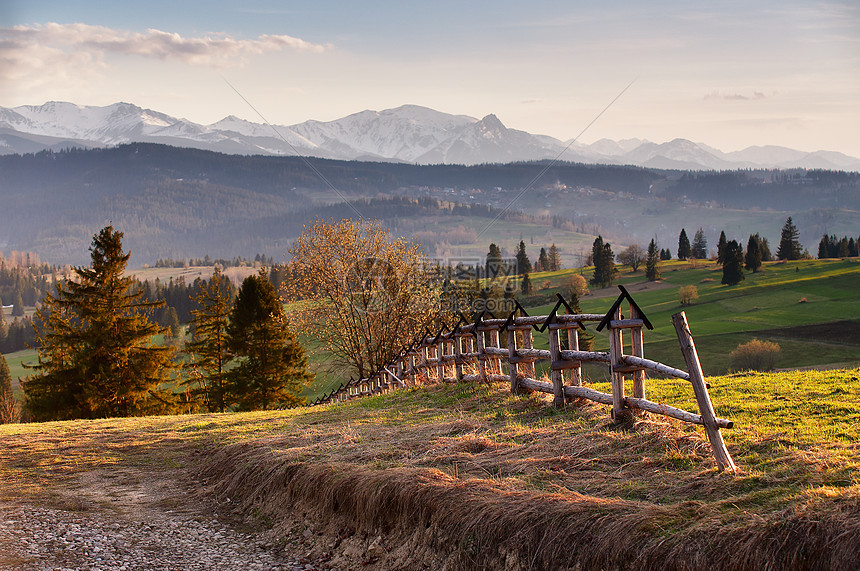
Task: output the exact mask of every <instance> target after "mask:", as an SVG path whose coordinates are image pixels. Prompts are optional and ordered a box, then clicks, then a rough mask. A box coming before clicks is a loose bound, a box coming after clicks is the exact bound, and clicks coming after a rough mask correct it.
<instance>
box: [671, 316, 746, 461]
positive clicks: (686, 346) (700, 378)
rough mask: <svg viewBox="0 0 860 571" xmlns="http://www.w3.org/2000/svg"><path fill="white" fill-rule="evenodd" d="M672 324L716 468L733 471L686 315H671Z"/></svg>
mask: <svg viewBox="0 0 860 571" xmlns="http://www.w3.org/2000/svg"><path fill="white" fill-rule="evenodd" d="M672 324H673V325H674V326H675V332H676V333H677V334H678V341H679V342H680V343H681V352H682V353H683V354H684V361H686V362H687V371H688V372H689V374H690V383H691V384H692V385H693V392H694V393H695V394H696V402H697V403H698V405H699V414H701V415H702V423H703V424H704V425H705V432H706V433H707V434H708V440H710V442H711V448H712V449H713V451H714V458H715V459H716V460H717V468H719V470H720V471H722V470H731V471H732V472H733V473H734V471H735V470H736V468H735V463H734V462H733V461H732V457H731V456H730V455H729V451H728V449H727V448H726V443H725V442H724V441H723V435H722V434H720V428H719V427H718V426H717V421H716V414H714V405H713V404H712V403H711V397H710V395H708V387H707V385H706V384H705V375H704V374H703V373H702V365H701V363H699V354H698V353H697V352H696V344H695V343H694V342H693V334H692V333H690V326H689V325H688V324H687V315H686V314H685V313H684V312H683V311H682V312H681V313H676V314H675V315H673V316H672Z"/></svg>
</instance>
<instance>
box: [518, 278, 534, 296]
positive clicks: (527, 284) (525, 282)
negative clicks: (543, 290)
mask: <svg viewBox="0 0 860 571" xmlns="http://www.w3.org/2000/svg"><path fill="white" fill-rule="evenodd" d="M520 291H521V292H522V294H523V295H529V294H530V293H531V292H532V279H531V278H530V277H529V275H528V274H527V273H526V274H523V279H522V281H521V282H520Z"/></svg>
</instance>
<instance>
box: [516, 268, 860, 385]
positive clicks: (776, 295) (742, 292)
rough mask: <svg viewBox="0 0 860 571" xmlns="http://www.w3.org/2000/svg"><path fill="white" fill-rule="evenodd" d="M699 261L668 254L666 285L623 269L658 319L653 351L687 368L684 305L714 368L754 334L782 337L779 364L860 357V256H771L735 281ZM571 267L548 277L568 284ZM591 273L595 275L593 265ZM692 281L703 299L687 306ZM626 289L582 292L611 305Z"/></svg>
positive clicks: (603, 341) (592, 306) (537, 277)
mask: <svg viewBox="0 0 860 571" xmlns="http://www.w3.org/2000/svg"><path fill="white" fill-rule="evenodd" d="M696 265H697V267H695V268H693V267H691V265H690V264H689V263H687V262H679V261H671V262H668V263H667V262H663V264H662V271H663V279H662V280H661V282H659V284H656V285H657V286H658V287H655V284H649V283H647V282H644V281H643V280H644V275H643V272H642V270H640V271H639V272H637V273H635V274H634V273H630V272H629V271H627V272H623V273H622V274H621V275H620V279H619V280H618V282H617V283H621V284H626V287H627V288H628V291H630V293H631V295H632V296H633V297H634V299H635V300H636V302H637V303H638V304H639V306H640V307H641V308H642V309H643V311H644V312H645V314H646V315H647V317H648V319H649V320H650V321H651V323H652V324H653V325H654V330H653V331H646V332H645V356H646V357H649V358H652V359H655V360H658V361H662V362H665V363H667V364H670V365H672V366H675V367H682V368H683V358H682V356H681V353H680V350H679V346H678V341H677V337H676V335H675V331H674V328H673V326H672V322H671V316H672V314H674V313H677V312H679V311H682V310H683V311H685V312H686V314H687V319H688V321H689V323H690V328H691V331H692V333H693V336H694V338H695V340H696V347H697V349H698V350H699V357H700V359H701V361H702V367H703V369H704V371H705V373H706V374H711V375H715V374H724V373H727V372H729V370H730V363H729V353H731V351H732V350H734V349H735V348H736V347H737V346H738V345H739V344H741V343H745V342H747V341H749V340H751V339H753V338H758V339H763V340H769V341H774V342H777V343H779V344H780V346H781V348H782V351H781V355H780V357H779V359H778V360H777V367H778V368H798V367H827V366H831V367H834V366H851V365H856V364H858V363H860V333H858V329H860V287H858V284H860V260H857V259H850V260H805V261H798V262H790V263H779V262H774V263H767V264H765V266H764V267H763V269H762V270H763V271H761V272H758V273H747V274H746V279H745V280H744V281H743V282H741V283H740V284H738V285H735V286H724V285H721V284H720V280H721V278H722V271H721V270H720V268H719V267H718V266H717V265H716V264H715V263H714V262H702V261H699V262H697V263H696ZM570 273H572V271H562V272H556V273H554V274H547V278H548V279H550V280H552V281H553V283H554V284H556V283H557V284H561V283H562V282H563V280H564V279H565V277H566V276H567V275H569V274H570ZM585 277H586V278H589V277H590V273H589V272H588V271H586V272H585ZM543 280H544V275H543V274H534V275H533V278H532V281H533V282H534V283H540V282H541V281H543ZM684 285H694V286H696V288H697V289H698V293H699V299H698V301H697V302H696V303H695V304H693V305H690V306H687V307H681V305H680V303H679V301H678V289H679V288H680V287H681V286H684ZM618 293H619V291H618V290H617V288H610V289H608V290H607V289H604V290H599V291H597V292H593V294H592V295H588V296H586V297H584V298H582V303H581V305H582V309H583V311H585V312H587V313H604V312H606V311H607V310H608V309H609V307H610V305H611V304H612V302H613V301H614V298H615V297H616V296H617V295H618ZM551 309H552V305H549V304H547V305H542V306H536V307H529V312H530V313H531V314H533V315H540V314H546V313H548V312H549V311H550V310H551ZM624 309H626V306H625V307H624ZM592 329H593V328H592ZM596 343H597V347H598V348H599V349H601V350H605V349H606V348H607V347H608V338H607V337H606V335H605V334H597V337H596ZM544 345H545V342H544ZM542 348H545V347H542Z"/></svg>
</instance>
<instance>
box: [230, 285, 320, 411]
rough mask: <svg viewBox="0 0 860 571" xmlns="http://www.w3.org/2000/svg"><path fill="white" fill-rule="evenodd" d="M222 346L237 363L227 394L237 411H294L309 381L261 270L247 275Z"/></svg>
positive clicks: (299, 351)
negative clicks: (289, 408) (224, 344)
mask: <svg viewBox="0 0 860 571" xmlns="http://www.w3.org/2000/svg"><path fill="white" fill-rule="evenodd" d="M227 338H228V346H229V347H230V349H231V351H232V352H233V353H234V354H235V355H236V356H237V357H238V358H239V365H238V366H237V367H236V368H235V369H233V370H231V371H230V374H229V387H228V392H229V393H231V394H232V395H233V398H235V400H236V405H237V408H238V409H239V410H257V409H263V410H267V409H271V408H281V407H294V406H299V405H301V404H303V403H304V400H305V399H304V398H303V397H301V396H299V393H300V392H301V390H302V388H303V387H304V386H305V385H306V384H307V383H308V382H310V381H311V375H309V374H308V372H307V360H306V358H305V353H304V349H302V347H301V345H299V344H298V343H297V342H296V340H295V339H294V338H293V335H292V333H291V332H290V330H289V329H288V328H287V325H286V322H285V319H284V313H283V308H282V306H281V301H280V299H279V298H278V296H277V294H276V293H275V288H274V287H272V284H271V282H269V279H268V277H267V276H266V273H265V270H262V271H261V272H260V273H259V274H257V275H252V276H248V277H247V278H245V281H244V282H242V287H241V288H240V289H239V293H238V295H237V296H236V301H235V303H234V304H233V309H232V311H231V312H230V322H229V324H228V326H227Z"/></svg>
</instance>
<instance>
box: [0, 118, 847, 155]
mask: <svg viewBox="0 0 860 571" xmlns="http://www.w3.org/2000/svg"><path fill="white" fill-rule="evenodd" d="M130 142H149V143H162V144H167V145H173V146H177V147H189V148H197V149H203V150H211V151H218V152H221V153H228V154H241V155H274V156H278V155H281V156H289V155H306V156H314V157H321V158H330V159H340V160H360V161H381V162H403V163H417V164H442V163H445V164H463V165H475V164H487V163H509V162H516V161H532V160H541V159H556V158H558V159H560V160H564V161H570V162H579V163H590V164H618V165H637V166H644V167H649V168H657V169H682V170H731V169H741V168H807V169H830V170H848V171H860V159H858V158H855V157H850V156H848V155H845V154H842V153H838V152H834V151H816V152H812V153H809V152H804V151H798V150H794V149H789V148H786V147H779V146H757V147H749V148H746V149H744V150H742V151H735V152H728V153H726V152H722V151H720V150H718V149H715V148H713V147H710V146H708V145H705V144H702V143H694V142H692V141H688V140H686V139H675V140H672V141H669V142H665V143H653V142H650V141H646V140H642V139H625V140H621V141H612V140H609V139H601V140H599V141H596V142H594V143H592V144H588V145H587V144H582V143H579V142H576V141H561V140H558V139H555V138H553V137H549V136H546V135H534V134H530V133H527V132H525V131H519V130H516V129H509V128H507V127H506V126H505V125H504V124H503V123H502V122H501V121H500V120H499V118H498V117H496V116H495V115H492V114H490V115H487V116H486V117H484V118H482V119H476V118H474V117H469V116H466V115H451V114H447V113H442V112H439V111H435V110H433V109H429V108H426V107H420V106H416V105H404V106H401V107H398V108H396V109H387V110H384V111H361V112H359V113H355V114H352V115H348V116H346V117H343V118H341V119H337V120H334V121H328V122H321V121H305V122H304V123H299V124H296V125H290V126H284V125H269V124H264V123H254V122H251V121H247V120H244V119H240V118H238V117H234V116H232V115H231V116H229V117H225V118H224V119H222V120H220V121H218V122H216V123H213V124H211V125H201V124H197V123H194V122H191V121H188V120H186V119H179V118H176V117H172V116H170V115H167V114H165V113H161V112H159V111H154V110H151V109H144V108H141V107H138V106H136V105H133V104H130V103H115V104H113V105H108V106H104V107H96V106H82V105H76V104H74V103H66V102H48V103H45V104H44V105H39V106H31V105H24V106H19V107H13V108H5V107H0V154H24V153H34V152H38V151H42V150H46V149H50V150H60V149H64V148H69V147H83V148H93V147H110V146H115V145H119V144H124V143H130Z"/></svg>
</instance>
